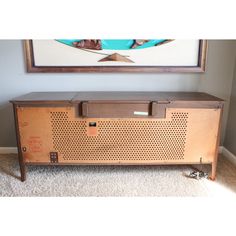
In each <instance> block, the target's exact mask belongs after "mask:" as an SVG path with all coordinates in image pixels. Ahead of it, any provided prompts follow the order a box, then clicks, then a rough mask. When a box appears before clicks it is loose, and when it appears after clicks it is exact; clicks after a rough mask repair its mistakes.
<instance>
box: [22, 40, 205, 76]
mask: <svg viewBox="0 0 236 236" xmlns="http://www.w3.org/2000/svg"><path fill="white" fill-rule="evenodd" d="M24 45H25V54H26V64H27V71H28V72H178V73H181V72H190V73H191V72H204V71H205V67H206V66H205V64H206V53H207V41H206V40H173V39H55V40H25V41H24Z"/></svg>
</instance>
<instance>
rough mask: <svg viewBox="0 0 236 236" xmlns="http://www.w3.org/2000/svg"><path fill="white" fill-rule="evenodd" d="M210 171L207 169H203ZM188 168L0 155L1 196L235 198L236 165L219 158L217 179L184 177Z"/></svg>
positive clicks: (205, 167) (188, 170)
mask: <svg viewBox="0 0 236 236" xmlns="http://www.w3.org/2000/svg"><path fill="white" fill-rule="evenodd" d="M204 169H205V170H206V171H208V172H209V171H210V166H204ZM192 170H193V169H192V168H191V167H190V166H29V167H28V172H27V180H26V182H24V183H22V182H21V181H20V180H19V166H18V160H17V155H13V154H12V155H3V154H1V155H0V196H32V197H34V196H35V197H36V196H162V197H163V196H175V197H189V196H217V197H218V196H234V195H235V196H236V166H234V165H233V164H232V163H231V162H229V161H228V160H227V159H225V158H224V157H223V156H220V158H219V164H218V171H217V180H216V181H210V180H207V179H201V180H195V179H190V178H187V177H186V176H185V174H189V173H190V172H191V171H192Z"/></svg>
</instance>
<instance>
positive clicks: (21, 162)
mask: <svg viewBox="0 0 236 236" xmlns="http://www.w3.org/2000/svg"><path fill="white" fill-rule="evenodd" d="M13 110H14V118H15V130H16V139H17V140H16V141H17V149H18V160H19V165H20V173H21V181H22V182H24V181H25V180H26V166H25V162H24V158H23V155H22V150H21V142H20V132H19V122H18V116H17V106H16V105H15V104H14V105H13Z"/></svg>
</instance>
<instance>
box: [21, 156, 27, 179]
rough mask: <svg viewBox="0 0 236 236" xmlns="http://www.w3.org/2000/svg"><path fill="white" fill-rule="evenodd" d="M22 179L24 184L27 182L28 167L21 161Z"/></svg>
mask: <svg viewBox="0 0 236 236" xmlns="http://www.w3.org/2000/svg"><path fill="white" fill-rule="evenodd" d="M20 179H21V181H22V182H24V181H25V180H26V166H25V164H24V163H21V161H20Z"/></svg>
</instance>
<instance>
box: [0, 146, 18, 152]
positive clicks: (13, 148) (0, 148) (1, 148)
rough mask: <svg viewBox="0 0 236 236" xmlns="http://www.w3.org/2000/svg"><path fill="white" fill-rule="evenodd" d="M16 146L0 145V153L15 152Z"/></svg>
mask: <svg viewBox="0 0 236 236" xmlns="http://www.w3.org/2000/svg"><path fill="white" fill-rule="evenodd" d="M16 153H18V151H17V147H0V154H16Z"/></svg>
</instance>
